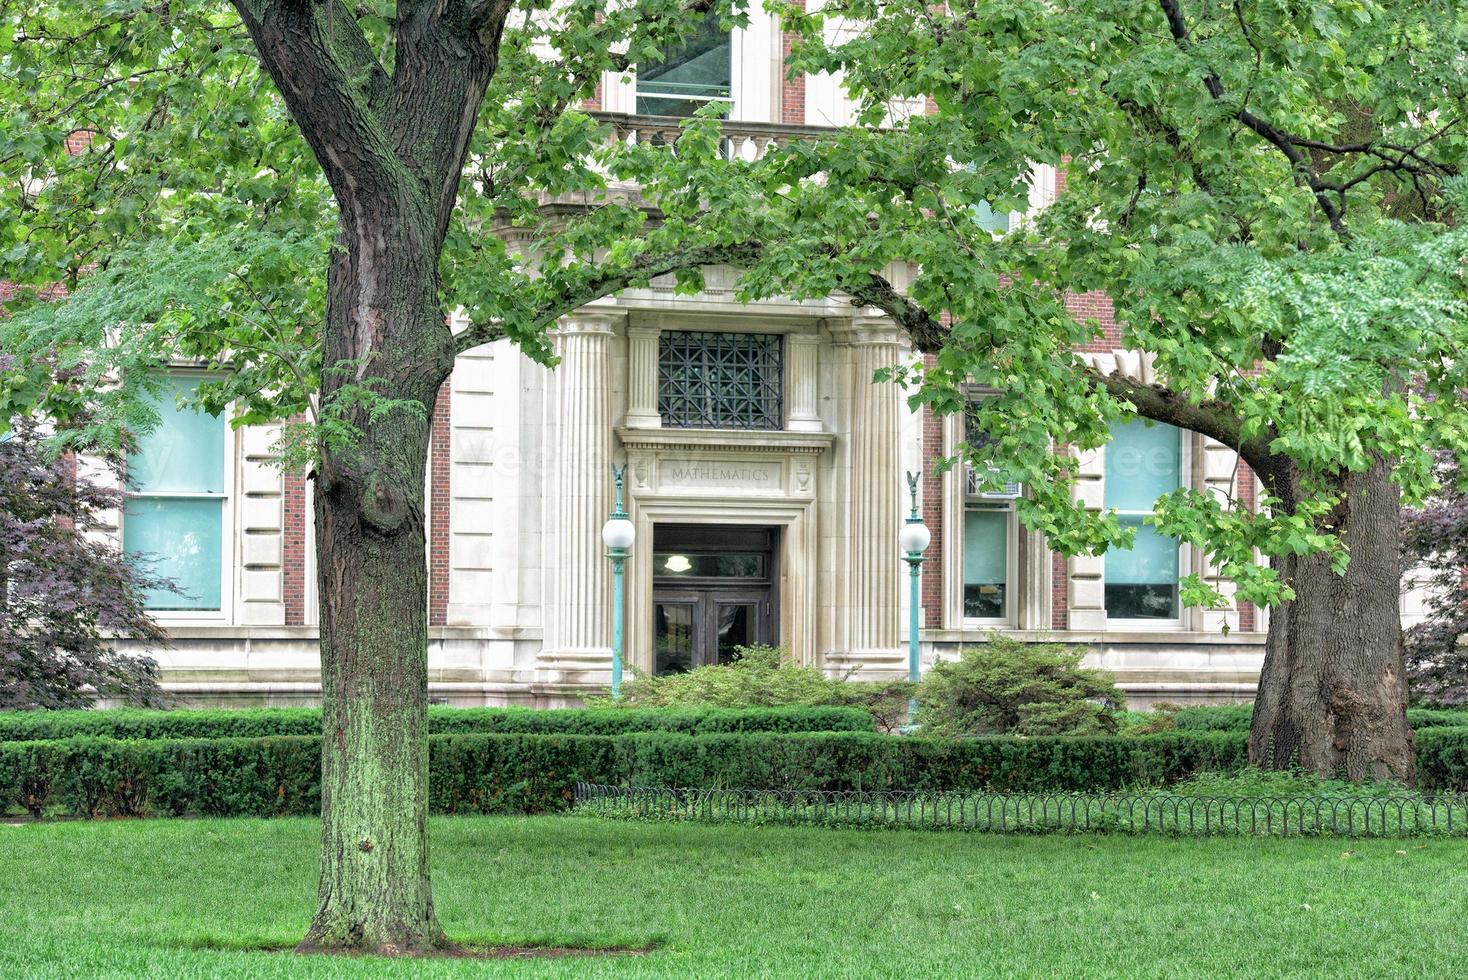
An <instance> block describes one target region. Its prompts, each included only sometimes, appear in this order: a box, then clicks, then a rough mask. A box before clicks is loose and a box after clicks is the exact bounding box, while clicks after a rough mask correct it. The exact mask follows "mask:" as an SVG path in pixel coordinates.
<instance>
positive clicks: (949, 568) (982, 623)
mask: <svg viewBox="0 0 1468 980" xmlns="http://www.w3.org/2000/svg"><path fill="white" fill-rule="evenodd" d="M984 394H985V392H983V391H978V390H976V391H973V392H971V396H972V397H982V396H983V395H984ZM963 427H964V418H963V413H961V412H960V413H954V414H952V415H948V416H946V417H945V418H944V419H943V443H944V444H943V455H944V456H952V455H953V454H954V452H955V451H956V447H957V446H958V444H959V443H960V442H962V441H963V439H964V432H963ZM968 466H969V464H968V461H967V460H958V461H956V462H955V463H954V465H953V466H951V467H950V468H949V469H948V471H947V472H946V473H944V474H943V494H944V498H945V503H946V506H945V507H944V514H945V517H944V521H943V556H944V557H943V578H944V582H943V592H944V596H945V600H944V606H945V608H944V616H943V620H944V623H945V625H946V626H947V627H948V628H949V629H960V630H968V629H981V630H992V629H1001V630H1013V629H1018V628H1019V622H1020V610H1021V608H1022V607H1023V605H1024V603H1025V602H1026V600H1027V597H1026V596H1025V595H1023V594H1022V593H1023V592H1024V590H1025V583H1023V582H1021V581H1020V561H1019V556H1020V548H1021V547H1023V546H1024V543H1023V542H1022V541H1021V537H1022V530H1023V529H1022V528H1021V527H1020V523H1019V516H1018V511H1017V510H1016V509H1015V505H1014V501H1013V500H1004V499H1002V498H994V497H970V496H969V495H968ZM970 505H973V506H975V507H984V508H987V509H989V510H1002V511H1004V512H1005V513H1006V515H1007V517H1008V522H1007V524H1006V527H1005V533H1006V534H1007V536H1008V548H1007V552H1008V553H1007V554H1006V555H1005V556H1004V576H1005V583H1004V593H1005V594H1004V615H1003V616H1002V617H998V618H993V617H970V616H965V615H964V608H963V589H964V581H963V578H964V576H963V557H964V521H965V518H966V516H967V515H968V511H969V507H970ZM1046 625H1047V626H1048V624H1046Z"/></svg>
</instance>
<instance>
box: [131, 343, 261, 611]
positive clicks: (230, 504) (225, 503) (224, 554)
mask: <svg viewBox="0 0 1468 980" xmlns="http://www.w3.org/2000/svg"><path fill="white" fill-rule="evenodd" d="M163 373H165V374H168V375H169V376H171V377H187V378H194V379H202V378H204V377H205V376H206V375H207V372H205V371H202V370H199V369H197V368H168V369H167V370H166V371H164V372H163ZM233 410H234V405H233V404H230V405H227V406H225V408H224V410H223V411H222V412H221V413H220V418H219V421H220V424H221V425H223V426H224V439H223V440H222V442H223V445H224V448H223V455H224V458H223V460H222V461H221V463H222V465H223V468H224V471H223V486H224V492H223V493H221V494H213V493H178V492H170V493H149V492H148V491H146V490H144V491H141V492H139V491H136V490H133V489H131V488H128V487H127V486H126V484H124V496H125V500H124V502H123V506H122V508H121V510H120V511H119V513H118V527H117V540H118V543H119V544H120V545H121V546H122V547H123V548H126V547H127V504H128V502H130V501H132V500H146V499H149V498H161V499H167V500H190V499H192V500H204V499H208V500H214V499H219V500H221V501H222V505H221V507H220V515H219V533H220V534H221V535H222V536H223V540H222V541H221V542H220V544H219V579H220V581H219V608H218V609H159V610H152V609H150V610H148V611H147V612H148V615H149V616H150V617H151V618H152V619H153V620H154V621H155V622H157V623H158V624H159V625H160V626H171V625H199V624H209V625H229V624H231V623H233V622H234V605H235V582H236V575H237V571H236V569H235V560H234V544H235V500H236V499H237V498H238V496H239V488H238V487H237V486H236V480H237V479H238V473H239V467H238V466H237V455H238V446H239V440H238V438H237V437H238V435H239V433H238V432H237V431H236V430H234V429H232V428H231V427H230V425H229V417H230V414H231V412H232V411H233Z"/></svg>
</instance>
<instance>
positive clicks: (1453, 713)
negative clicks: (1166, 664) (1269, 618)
mask: <svg viewBox="0 0 1468 980" xmlns="http://www.w3.org/2000/svg"><path fill="white" fill-rule="evenodd" d="M1253 717H1254V708H1253V706H1252V705H1247V704H1219V705H1199V706H1198V707H1195V708H1183V709H1182V710H1181V711H1179V712H1178V713H1177V714H1176V715H1174V716H1173V724H1174V725H1175V726H1176V727H1177V730H1178V731H1185V732H1247V731H1248V730H1249V723H1250V722H1251V721H1252V720H1253ZM1407 724H1409V725H1411V726H1412V728H1413V729H1414V730H1416V731H1422V730H1424V729H1428V728H1458V727H1462V726H1465V725H1468V711H1464V710H1461V709H1459V710H1452V709H1441V710H1438V709H1431V708H1408V709H1407Z"/></svg>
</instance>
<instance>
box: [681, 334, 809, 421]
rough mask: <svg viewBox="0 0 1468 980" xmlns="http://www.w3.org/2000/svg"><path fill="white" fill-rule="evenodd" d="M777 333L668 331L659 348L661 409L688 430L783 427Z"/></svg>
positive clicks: (779, 355) (781, 375)
mask: <svg viewBox="0 0 1468 980" xmlns="http://www.w3.org/2000/svg"><path fill="white" fill-rule="evenodd" d="M781 361H782V357H781V345H780V337H779V335H771V334H748V333H708V332H695V331H681V330H680V331H664V333H663V334H662V336H661V338H660V340H659V350H658V413H659V414H660V415H661V416H662V419H663V424H664V425H666V426H669V427H671V428H684V429H779V428H781V427H782V422H783V418H782V416H783V412H782V394H783V392H782V385H783V374H784V372H783V370H782V363H781Z"/></svg>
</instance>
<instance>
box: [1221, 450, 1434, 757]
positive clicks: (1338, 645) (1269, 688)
mask: <svg viewBox="0 0 1468 980" xmlns="http://www.w3.org/2000/svg"><path fill="white" fill-rule="evenodd" d="M1389 473H1390V469H1389V466H1388V464H1387V463H1385V462H1379V463H1377V464H1376V465H1375V466H1374V467H1372V468H1371V469H1369V470H1367V471H1365V472H1361V473H1351V474H1348V475H1347V476H1346V477H1345V478H1343V479H1342V481H1341V491H1342V498H1341V504H1340V506H1339V507H1337V508H1336V510H1335V513H1334V514H1332V516H1331V521H1332V524H1333V525H1334V526H1335V528H1336V529H1338V530H1339V532H1340V533H1341V535H1342V536H1343V538H1344V540H1345V542H1346V545H1347V547H1349V548H1350V564H1349V565H1348V566H1347V568H1346V573H1345V575H1337V574H1336V572H1335V570H1334V569H1332V568H1331V567H1330V562H1329V559H1328V558H1327V557H1326V556H1324V555H1309V556H1289V557H1286V558H1284V559H1282V560H1278V561H1277V562H1276V567H1277V568H1278V569H1279V572H1280V577H1281V579H1282V580H1283V581H1285V582H1286V583H1288V584H1289V585H1290V586H1291V587H1292V588H1293V589H1294V591H1295V598H1294V599H1293V600H1292V601H1290V602H1286V603H1284V604H1282V605H1280V606H1279V607H1278V608H1276V609H1275V610H1273V612H1272V615H1271V617H1270V621H1269V636H1268V640H1267V643H1266V646H1265V657H1264V669H1263V671H1262V673H1261V675H1260V678H1259V694H1258V697H1257V699H1256V701H1255V705H1254V720H1253V726H1252V729H1251V731H1250V733H1249V761H1250V762H1252V763H1254V764H1255V765H1260V766H1265V767H1267V768H1274V769H1282V768H1288V767H1291V766H1300V767H1302V768H1305V769H1308V770H1311V771H1313V772H1316V773H1319V774H1320V775H1322V776H1328V777H1335V776H1344V777H1346V778H1348V779H1352V780H1368V779H1394V780H1399V781H1401V782H1404V783H1408V784H1410V783H1412V782H1413V781H1414V780H1415V776H1416V766H1415V762H1414V757H1413V752H1412V732H1411V729H1410V728H1409V727H1408V725H1407V681H1406V673H1405V669H1404V665H1403V661H1402V619H1401V615H1402V614H1401V595H1400V589H1401V579H1402V567H1401V566H1402V547H1401V526H1402V525H1401V503H1400V499H1399V495H1398V493H1397V489H1396V486H1395V485H1394V484H1393V483H1392V482H1391V480H1390V478H1389ZM1270 479H1271V482H1272V483H1273V484H1274V486H1273V487H1272V489H1274V490H1275V491H1276V492H1280V491H1283V492H1284V493H1285V494H1286V495H1287V496H1285V497H1284V499H1285V500H1288V499H1290V498H1289V496H1288V494H1290V493H1291V488H1292V484H1293V483H1294V482H1295V479H1296V477H1295V475H1294V474H1293V473H1292V472H1291V471H1290V469H1289V468H1288V467H1287V466H1284V465H1281V466H1280V467H1279V468H1278V469H1276V470H1275V472H1274V474H1273V475H1272V477H1271V478H1270Z"/></svg>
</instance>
